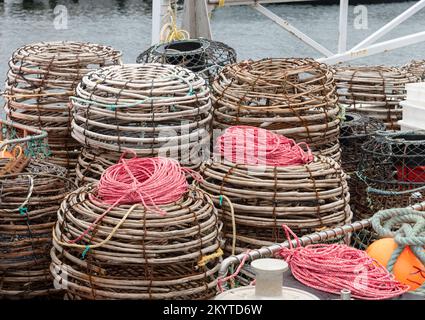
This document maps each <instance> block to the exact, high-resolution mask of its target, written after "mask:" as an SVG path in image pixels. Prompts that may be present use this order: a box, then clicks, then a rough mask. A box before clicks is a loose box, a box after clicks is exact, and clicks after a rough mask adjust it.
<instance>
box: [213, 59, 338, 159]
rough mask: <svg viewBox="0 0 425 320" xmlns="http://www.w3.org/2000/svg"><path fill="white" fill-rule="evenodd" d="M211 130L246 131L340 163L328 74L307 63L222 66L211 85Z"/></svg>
mask: <svg viewBox="0 0 425 320" xmlns="http://www.w3.org/2000/svg"><path fill="white" fill-rule="evenodd" d="M212 92H213V93H212V99H213V107H214V128H215V129H221V130H223V129H225V128H228V127H230V126H234V125H249V126H256V127H261V128H264V129H268V130H272V131H273V132H275V133H278V134H282V135H284V136H286V137H288V138H292V139H294V140H295V141H296V142H307V143H308V144H309V145H310V147H311V149H312V150H313V152H314V154H316V155H323V156H328V157H332V158H333V159H334V160H336V161H339V160H340V157H341V153H340V146H339V142H338V137H339V131H340V117H339V111H340V109H339V106H338V104H337V100H338V97H337V94H336V86H335V82H334V78H333V72H332V70H331V69H330V68H329V67H328V66H327V65H325V64H321V63H319V62H316V61H314V60H312V59H263V60H259V61H251V60H249V61H243V62H240V63H237V64H233V65H229V66H226V67H225V68H224V69H223V71H222V72H221V73H220V74H219V76H218V77H217V78H216V80H215V81H214V83H213V84H212Z"/></svg>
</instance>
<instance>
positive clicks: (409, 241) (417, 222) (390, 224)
mask: <svg viewBox="0 0 425 320" xmlns="http://www.w3.org/2000/svg"><path fill="white" fill-rule="evenodd" d="M371 223H372V227H373V229H374V230H375V232H376V233H377V234H378V235H379V236H380V237H386V238H388V237H390V238H394V241H395V242H396V243H397V245H398V247H397V249H396V250H394V252H393V253H392V255H391V258H390V260H389V261H388V264H387V269H388V271H390V272H392V271H393V269H394V265H395V264H396V262H397V259H398V257H399V256H400V254H401V253H402V252H403V250H404V249H405V248H406V247H407V246H409V247H410V249H411V250H412V252H413V253H414V255H415V256H416V257H417V258H418V259H419V261H420V262H421V263H422V264H423V265H424V266H425V250H424V247H425V212H421V211H416V210H413V209H406V208H404V209H403V208H400V209H387V210H381V211H379V212H378V213H376V214H375V215H374V216H373V217H372V219H371ZM393 230H397V231H393ZM412 293H417V294H421V295H425V282H424V283H423V284H422V286H420V287H419V288H417V289H416V290H415V291H412Z"/></svg>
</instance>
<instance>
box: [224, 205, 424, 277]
mask: <svg viewBox="0 0 425 320" xmlns="http://www.w3.org/2000/svg"><path fill="white" fill-rule="evenodd" d="M407 208H409V209H413V210H417V211H425V201H424V202H420V203H417V204H414V205H411V206H408V207H407ZM371 225H372V224H371V222H370V219H366V220H361V221H356V222H353V223H351V224H348V225H345V226H342V227H336V228H334V229H330V230H325V231H320V232H316V233H313V234H310V235H307V236H303V237H301V238H299V240H300V242H301V245H302V246H306V245H308V244H311V243H314V242H320V241H322V240H329V239H333V238H336V237H338V236H341V235H346V234H347V233H351V232H355V231H359V230H363V229H366V228H369V227H370V226H371ZM291 242H292V245H293V246H296V245H297V242H296V241H295V240H292V241H291ZM282 248H289V241H285V242H284V243H280V244H274V245H272V246H269V247H263V248H261V249H257V250H252V251H250V252H249V253H248V258H247V261H252V260H255V259H260V258H268V257H272V256H273V255H274V254H275V253H276V252H278V251H279V250H280V249H282ZM245 255H246V254H244V253H242V254H239V255H237V256H230V257H228V258H226V259H224V260H223V262H222V263H221V265H220V270H219V271H218V276H219V278H224V277H225V276H226V274H227V271H228V269H229V267H230V266H231V265H234V264H238V263H241V261H242V259H243V258H244V257H245Z"/></svg>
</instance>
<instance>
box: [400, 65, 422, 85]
mask: <svg viewBox="0 0 425 320" xmlns="http://www.w3.org/2000/svg"><path fill="white" fill-rule="evenodd" d="M403 70H405V71H407V72H409V73H411V74H413V75H415V76H416V77H418V78H419V79H421V80H422V81H425V60H412V61H411V62H410V63H408V64H406V65H405V66H403Z"/></svg>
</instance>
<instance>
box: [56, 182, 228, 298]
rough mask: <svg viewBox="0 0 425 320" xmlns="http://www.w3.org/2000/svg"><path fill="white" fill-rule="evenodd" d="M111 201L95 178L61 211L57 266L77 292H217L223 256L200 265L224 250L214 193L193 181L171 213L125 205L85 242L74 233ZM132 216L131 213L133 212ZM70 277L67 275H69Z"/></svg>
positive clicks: (71, 293)
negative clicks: (100, 194)
mask: <svg viewBox="0 0 425 320" xmlns="http://www.w3.org/2000/svg"><path fill="white" fill-rule="evenodd" d="M109 207H110V205H105V204H103V203H102V202H100V201H99V200H97V198H96V188H95V187H94V185H92V184H88V185H87V186H85V187H82V188H80V189H78V190H76V191H75V192H73V193H71V194H70V195H69V196H68V197H67V198H66V200H65V201H64V202H63V203H62V205H61V209H60V210H59V212H58V223H57V224H56V227H55V229H54V235H55V237H54V241H53V245H54V248H53V249H52V251H51V256H52V265H51V272H52V274H53V276H54V278H55V282H56V283H64V284H66V285H65V287H64V289H65V290H66V292H67V296H68V297H69V298H71V299H208V298H211V297H213V296H214V295H215V292H216V285H217V281H216V273H217V271H218V268H219V264H218V258H217V257H213V258H211V259H209V261H205V262H206V264H205V265H198V264H199V262H200V261H201V260H202V258H203V257H206V256H208V255H211V254H214V253H215V252H217V250H219V249H220V244H221V243H220V239H219V232H220V230H219V229H220V227H219V223H218V220H217V211H216V209H215V208H214V206H213V204H212V201H211V199H210V198H209V196H208V195H206V194H205V193H204V192H202V191H201V190H200V189H198V188H196V187H191V188H190V189H189V191H188V192H187V193H186V194H185V195H183V197H182V198H181V199H180V200H179V201H177V202H175V203H170V204H168V205H162V206H160V208H161V209H163V210H165V211H166V214H165V215H161V214H159V213H155V212H152V211H149V210H146V209H145V208H144V207H143V206H142V205H135V206H124V205H122V206H118V207H115V208H113V209H112V210H111V211H110V212H109V213H108V215H107V216H105V218H104V219H103V220H101V221H100V222H99V223H98V224H97V226H96V227H95V228H94V231H93V232H92V233H91V235H90V236H85V237H84V241H85V242H86V243H89V244H90V245H93V246H95V245H96V244H99V243H100V242H101V241H103V240H104V239H106V238H107V237H108V235H110V234H111V233H112V229H113V228H114V227H115V226H117V224H118V223H119V221H120V220H122V219H123V218H124V220H125V221H124V223H123V224H122V225H121V226H120V227H119V228H118V229H117V231H116V233H114V235H113V237H112V238H111V240H110V241H108V242H106V243H103V244H102V245H100V246H98V247H93V248H91V249H90V250H89V251H88V252H87V253H86V255H85V256H84V259H83V258H82V254H83V252H84V246H83V248H82V249H81V248H73V247H71V246H69V245H64V244H68V243H69V241H70V240H72V239H75V238H77V237H78V236H80V234H82V233H83V232H84V231H85V230H86V229H87V228H88V227H89V225H90V224H91V223H93V222H94V221H95V220H96V218H98V217H99V214H102V213H103V212H105V210H107V209H108V208H109ZM129 210H132V211H131V212H130V214H129V215H128V217H127V218H126V219H125V215H126V213H129ZM65 280H66V282H65Z"/></svg>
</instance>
